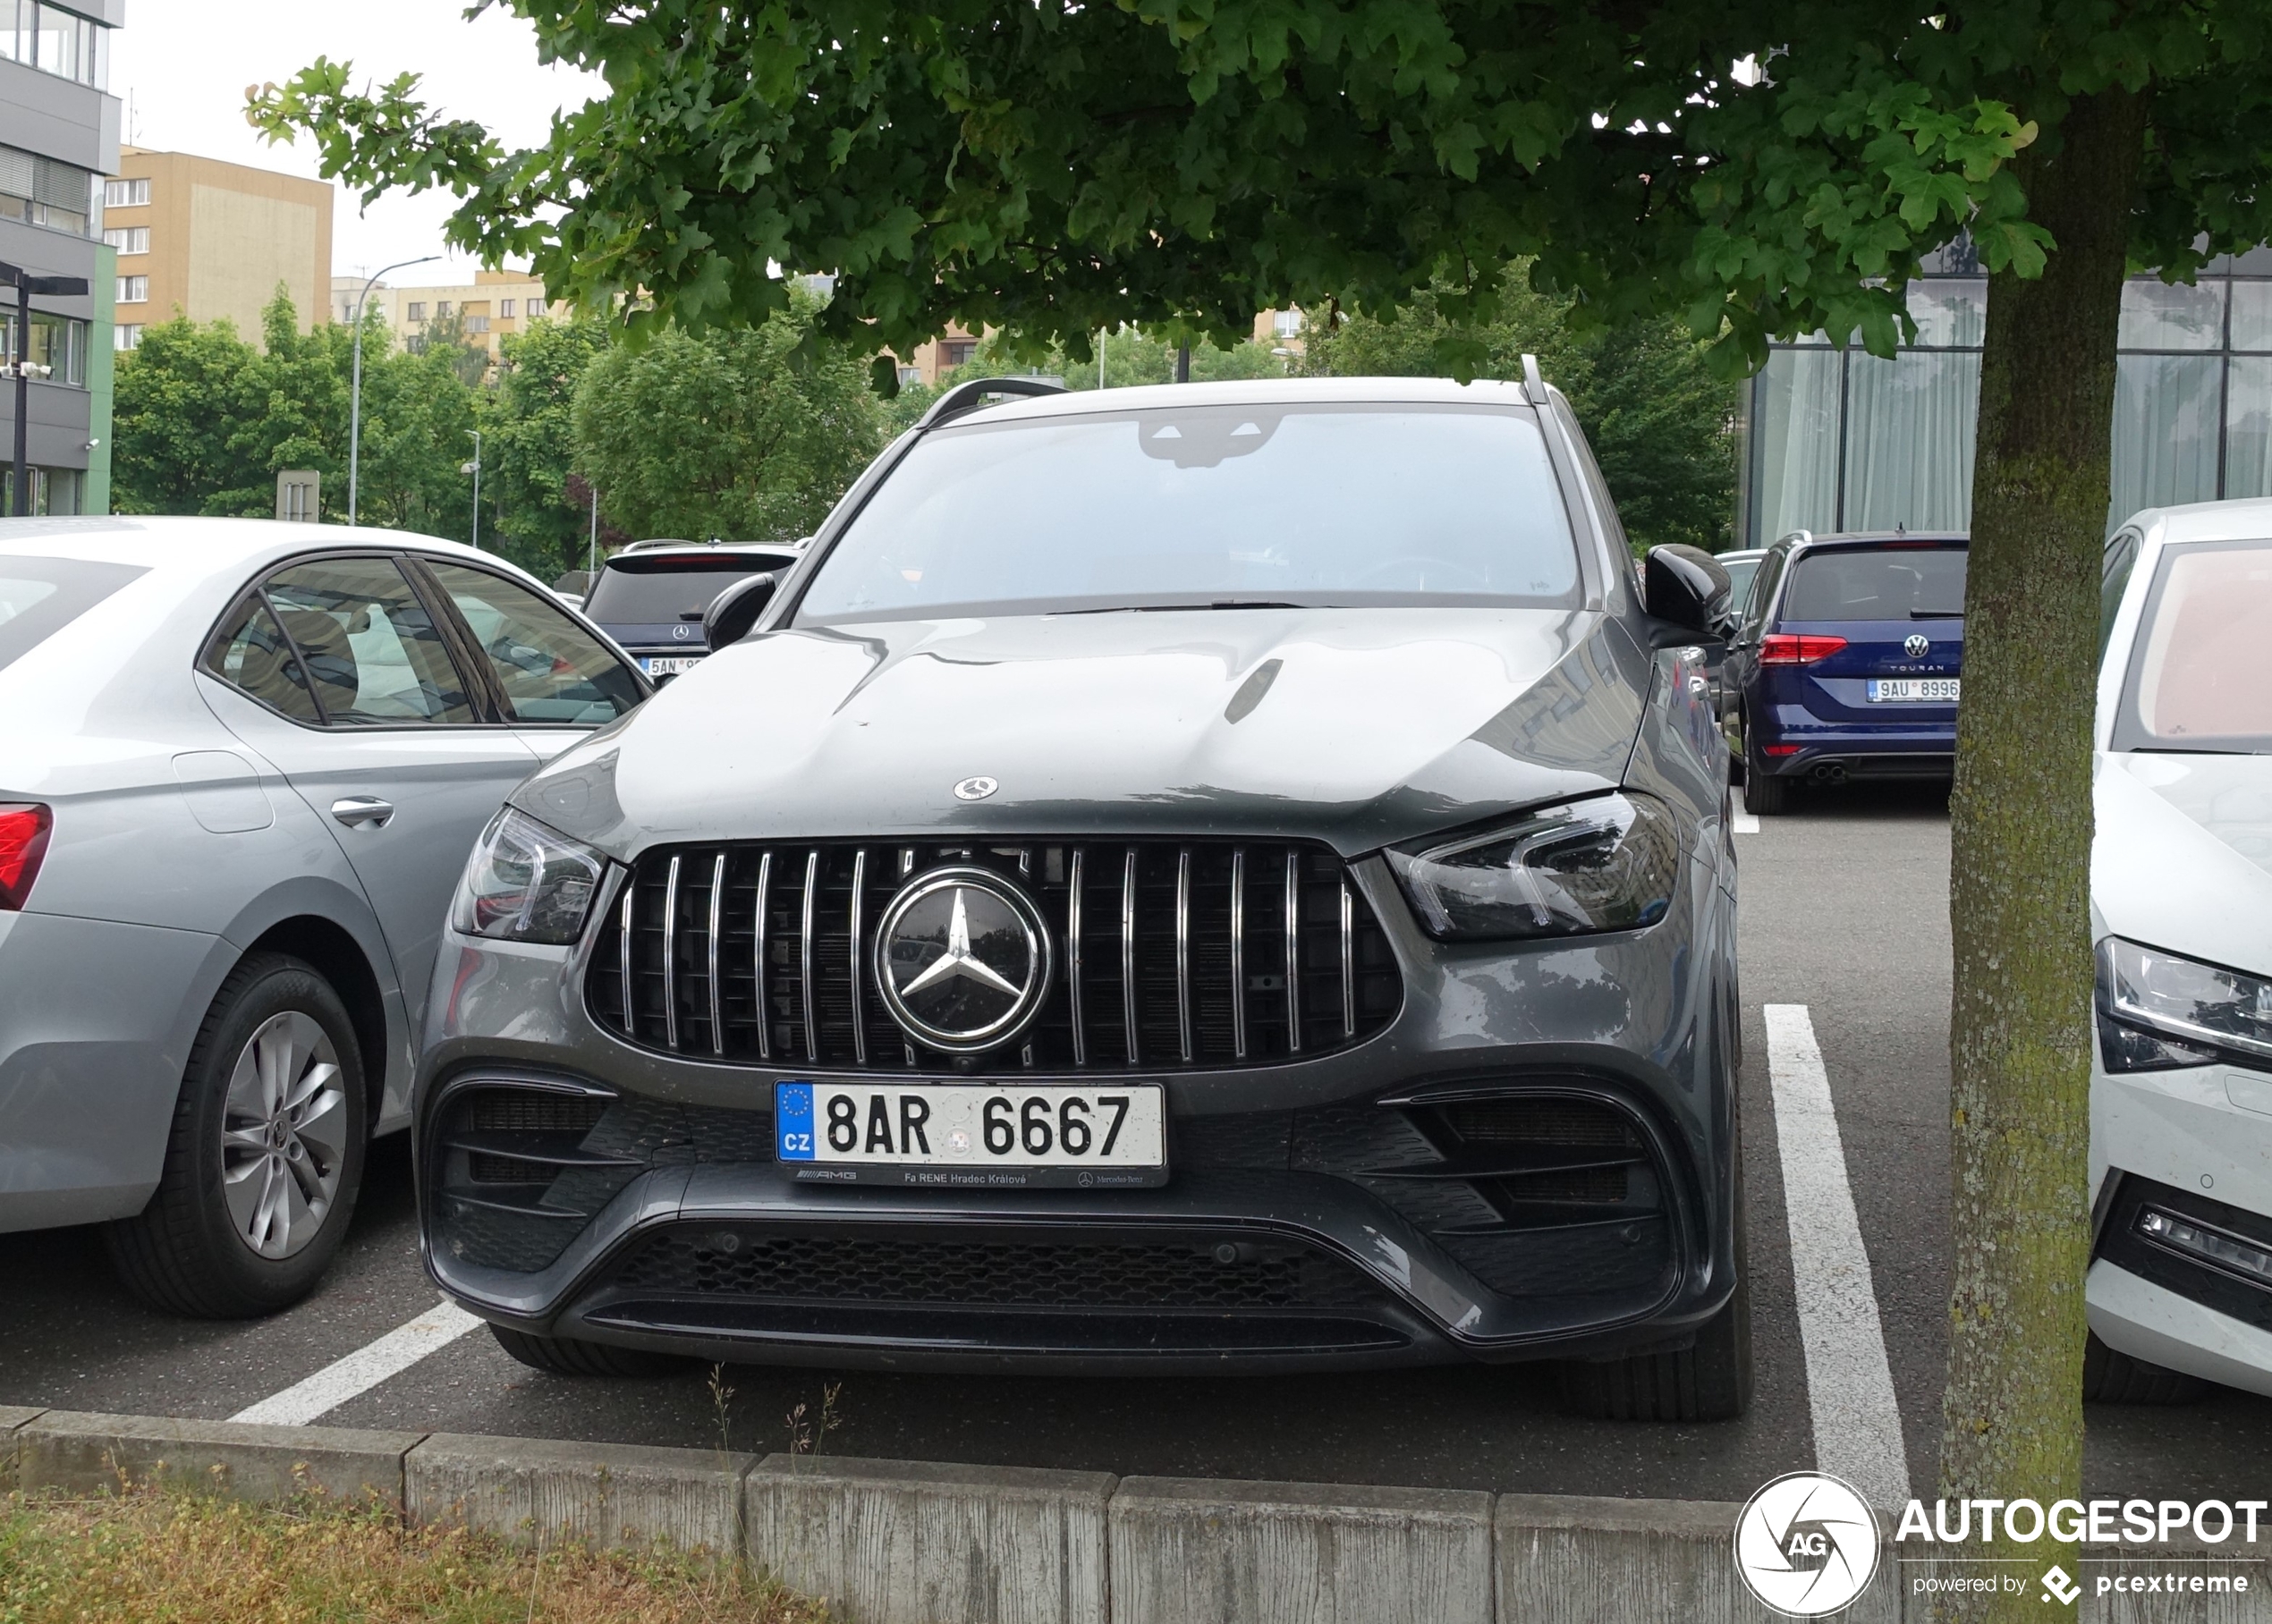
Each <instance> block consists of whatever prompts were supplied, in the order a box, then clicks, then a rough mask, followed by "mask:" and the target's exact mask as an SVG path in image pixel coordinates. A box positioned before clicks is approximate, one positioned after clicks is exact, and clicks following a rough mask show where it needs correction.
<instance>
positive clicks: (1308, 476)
mask: <svg viewBox="0 0 2272 1624" xmlns="http://www.w3.org/2000/svg"><path fill="white" fill-rule="evenodd" d="M1577 591H1578V553H1577V546H1576V544H1575V543H1574V542H1573V539H1572V537H1571V531H1570V522H1569V519H1568V517H1567V515H1566V514H1565V513H1564V510H1563V505H1562V497H1561V494H1560V492H1559V491H1558V490H1557V488H1556V485H1555V479H1554V470H1553V468H1552V466H1551V464H1550V463H1549V462H1548V461H1547V449H1546V444H1545V441H1544V439H1543V437H1542V436H1540V434H1539V428H1538V425H1537V424H1536V423H1535V422H1534V421H1533V420H1532V419H1530V417H1529V416H1528V415H1527V414H1517V413H1514V412H1511V411H1504V410H1479V409H1476V408H1471V407H1452V406H1446V407H1433V408H1431V407H1428V406H1408V405H1395V406H1387V405H1360V406H1348V407H1343V406H1315V407H1310V406H1301V407H1293V406H1286V405H1284V404H1276V405H1268V406H1251V405H1250V406H1211V405H1210V406H1191V407H1183V408H1162V409H1157V410H1136V411H1120V412H1103V411H1100V412H1095V413H1084V414H1082V415H1081V416H1078V417H1062V418H1042V419H1027V420H1025V421H1022V422H1009V423H999V424H987V425H972V426H970V427H963V428H948V429H945V430H940V431H936V432H934V433H932V434H929V435H927V436H924V437H923V438H922V439H921V440H920V442H918V443H917V444H916V445H915V447H914V449H913V450H912V451H911V452H910V453H908V455H907V458H906V460H905V461H903V462H902V463H900V465H899V466H898V467H897V468H895V469H893V470H892V473H891V476H890V477H889V478H886V480H885V481H884V482H883V484H882V486H880V487H879V488H878V489H877V492H876V494H875V495H874V496H873V497H872V498H871V499H870V500H869V503H868V504H867V505H866V506H865V507H864V508H862V509H861V510H860V515H859V517H858V518H856V519H855V520H853V521H852V525H851V526H850V527H849V529H846V531H845V532H844V536H843V537H841V538H840V539H839V540H838V541H837V543H836V545H835V546H834V547H833V548H832V549H831V550H830V552H829V554H828V556H827V558H826V559H825V560H823V561H822V562H821V565H820V568H819V571H818V574H817V575H816V576H815V578H814V579H813V582H812V585H811V587H810V589H809V590H808V591H807V592H806V594H805V596H804V599H803V601H802V603H801V605H800V607H799V612H798V615H797V620H798V623H799V624H801V625H827V624H829V623H832V622H843V621H861V620H911V619H928V618H934V617H938V616H943V615H954V614H977V613H1029V614H1030V613H1052V612H1059V613H1062V612H1071V611H1082V610H1093V611H1101V610H1114V609H1141V608H1176V607H1201V608H1204V607H1209V606H1214V605H1268V604H1298V605H1353V604H1420V603H1511V604H1545V605H1564V604H1575V603H1576V601H1577Z"/></svg>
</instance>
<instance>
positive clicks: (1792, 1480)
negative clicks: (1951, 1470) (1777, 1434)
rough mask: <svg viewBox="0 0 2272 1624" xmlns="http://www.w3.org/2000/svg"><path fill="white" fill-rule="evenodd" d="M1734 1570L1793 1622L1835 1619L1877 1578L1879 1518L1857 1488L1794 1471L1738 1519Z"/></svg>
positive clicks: (1757, 1498) (1769, 1487) (1758, 1496)
mask: <svg viewBox="0 0 2272 1624" xmlns="http://www.w3.org/2000/svg"><path fill="white" fill-rule="evenodd" d="M1735 1570H1736V1571H1737V1572H1738V1573H1740V1574H1742V1576H1743V1582H1744V1583H1745V1584H1746V1585H1748V1586H1751V1594H1753V1595H1755V1596H1757V1597H1759V1601H1760V1603H1762V1604H1763V1605H1765V1606H1767V1607H1769V1608H1772V1609H1773V1610H1774V1611H1776V1612H1779V1613H1782V1614H1783V1615H1784V1616H1785V1617H1786V1618H1793V1619H1819V1618H1821V1617H1823V1616H1824V1615H1825V1614H1827V1613H1833V1612H1836V1611H1838V1610H1839V1609H1840V1608H1842V1607H1844V1606H1845V1605H1846V1604H1847V1603H1850V1602H1852V1600H1853V1599H1854V1598H1855V1597H1856V1596H1858V1595H1860V1594H1861V1593H1862V1591H1863V1590H1864V1589H1865V1588H1867V1587H1868V1586H1869V1580H1870V1577H1871V1576H1872V1575H1874V1574H1875V1573H1876V1572H1877V1571H1878V1518H1877V1516H1876V1515H1875V1514H1874V1513H1873V1512H1872V1511H1871V1510H1870V1509H1869V1502H1868V1501H1864V1500H1863V1499H1862V1497H1861V1495H1860V1494H1859V1493H1855V1491H1854V1488H1853V1485H1852V1484H1849V1483H1846V1482H1844V1480H1843V1479H1840V1478H1836V1477H1832V1476H1827V1475H1826V1474H1824V1473H1821V1472H1793V1473H1791V1474H1790V1475H1789V1476H1783V1477H1778V1478H1776V1480H1775V1481H1774V1482H1773V1483H1770V1484H1768V1485H1767V1487H1765V1488H1763V1489H1761V1490H1760V1491H1759V1493H1756V1494H1754V1495H1752V1496H1751V1500H1750V1501H1749V1502H1748V1503H1747V1504H1746V1505H1745V1506H1744V1508H1743V1514H1742V1516H1741V1517H1738V1518H1736V1519H1735Z"/></svg>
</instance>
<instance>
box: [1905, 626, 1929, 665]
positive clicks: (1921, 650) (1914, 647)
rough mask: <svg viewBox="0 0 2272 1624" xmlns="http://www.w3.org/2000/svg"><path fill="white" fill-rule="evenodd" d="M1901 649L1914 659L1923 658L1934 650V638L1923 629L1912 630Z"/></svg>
mask: <svg viewBox="0 0 2272 1624" xmlns="http://www.w3.org/2000/svg"><path fill="white" fill-rule="evenodd" d="M1901 651H1902V652H1903V654H1905V655H1907V656H1909V657H1910V658H1911V659H1912V660H1921V659H1923V658H1924V657H1925V656H1927V655H1929V654H1930V653H1932V652H1933V640H1932V639H1930V638H1929V637H1927V636H1926V635H1925V634H1924V633H1923V632H1921V631H1912V632H1911V633H1910V634H1909V637H1908V639H1906V640H1905V641H1903V644H1902V646H1901Z"/></svg>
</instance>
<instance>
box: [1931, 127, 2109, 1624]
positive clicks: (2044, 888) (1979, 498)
mask: <svg viewBox="0 0 2272 1624" xmlns="http://www.w3.org/2000/svg"><path fill="white" fill-rule="evenodd" d="M2145 120H2146V109H2145V104H2144V101H2143V99H2142V97H2138V96H2134V95H2132V94H2129V93H2127V92H2124V91H2120V90H2114V91H2108V92H2105V93H2103V94H2100V95H2097V96H2091V97H2082V98H2080V99H2078V100H2077V101H2075V102H2074V103H2073V106H2072V107H2071V109H2070V111H2069V113H2068V114H2067V117H2066V119H2065V120H2064V123H2063V124H2062V126H2061V127H2060V129H2059V131H2058V132H2057V134H2058V138H2059V145H2058V147H2057V148H2056V150H2037V149H2030V151H2029V152H2027V153H2024V154H2022V159H2021V163H2020V170H2019V177H2020V180H2021V182H2022V185H2023V186H2024V187H2025V188H2026V190H2027V196H2028V212H2029V216H2030V218H2032V219H2033V220H2035V221H2037V222H2038V223H2039V224H2042V225H2043V226H2045V227H2046V228H2047V229H2048V230H2049V231H2050V233H2052V235H2053V237H2054V238H2055V239H2056V248H2055V249H2054V250H2053V251H2052V253H2051V257H2050V263H2049V266H2048V267H2047V270H2046V272H2045V274H2044V275H2043V276H2042V277H2041V278H2040V279H2039V280H2037V281H2032V282H2028V281H2022V280H2020V279H2019V278H2017V277H2015V276H2012V275H2001V276H1997V277H1996V278H1995V279H1994V280H1993V282H1992V283H1991V284H1990V287H1989V297H1988V334H1987V340H1986V347H1985V353H1984V354H1983V356H1982V358H1981V366H1980V433H1979V455H1978V463H1977V467H1976V469H1975V472H1974V474H1973V479H1972V543H1971V578H1970V582H1969V585H1968V586H1967V588H1966V590H1965V595H1964V606H1965V616H1966V618H1965V632H1964V702H1963V706H1962V708H1961V711H1960V713H1959V716H1958V721H1957V730H1956V733H1957V742H1956V789H1955V793H1954V798H1953V799H1952V800H1951V802H1950V812H1951V818H1950V824H1951V830H1950V833H1951V848H1952V851H1951V868H1950V881H1949V925H1950V935H1951V936H1952V938H1953V941H1954V949H1955V987H1954V997H1953V999H1952V1001H1951V1008H1950V1014H1949V1051H1950V1054H1949V1058H1950V1070H1951V1072H1952V1075H1953V1079H1954V1088H1953V1091H1952V1094H1953V1097H1952V1099H1951V1119H1950V1120H1951V1131H1952V1138H1953V1141H1954V1143H1953V1146H1952V1148H1953V1153H1954V1155H1953V1160H1954V1167H1953V1185H1954V1188H1953V1190H1952V1197H1953V1200H1952V1204H1951V1205H1952V1222H1953V1226H1954V1281H1953V1283H1952V1288H1951V1293H1950V1300H1949V1359H1948V1387H1947V1391H1946V1394H1945V1396H1944V1399H1943V1401H1942V1425H1943V1433H1942V1441H1941V1481H1940V1490H1939V1492H1940V1493H1941V1494H1942V1495H1943V1496H1944V1497H1946V1498H1950V1499H1954V1498H1958V1497H1963V1498H1971V1499H1996V1500H2012V1499H2017V1498H2026V1499H2032V1500H2035V1501H2039V1502H2040V1503H2041V1504H2043V1505H2045V1506H2049V1505H2050V1504H2051V1502H2052V1501H2055V1500H2059V1499H2073V1498H2076V1497H2078V1496H2079V1495H2080V1493H2081V1484H2082V1401H2081V1390H2082V1348H2083V1334H2084V1326H2083V1300H2082V1280H2083V1272H2084V1270H2085V1268H2086V1267H2087V1266H2088V1264H2089V1254H2090V1191H2089V1190H2088V1189H2087V1188H2085V1184H2086V1182H2087V1166H2088V1155H2089V1148H2090V1045H2091V1042H2092V1041H2093V1040H2092V1035H2091V1015H2090V996H2091V974H2092V971H2091V957H2090V947H2091V944H2090V835H2091V810H2090V723H2091V712H2092V705H2093V698H2094V689H2095V687H2096V668H2097V664H2098V660H2097V654H2098V562H2099V553H2100V546H2101V543H2102V541H2103V540H2104V537H2105V535H2106V521H2107V500H2108V463H2109V455H2108V441H2109V437H2110V436H2109V433H2108V426H2109V424H2110V423H2111V422H2112V420H2113V415H2114V393H2115V333H2116V327H2117V325H2118V322H2119V318H2120V315H2121V308H2122V282H2123V275H2124V270H2125V250H2126V248H2127V245H2128V242H2129V235H2130V216H2131V211H2132V206H2133V203H2134V201H2135V199H2136V197H2137V189H2138V183H2139V172H2140V168H2141V158H2142V146H2143V140H2144V129H2145ZM2044 145H2045V146H2046V147H2049V146H2050V143H2049V142H2048V141H2047V142H2046V143H2044ZM1996 1526H1997V1530H1998V1532H1999V1534H2001V1532H2002V1531H2003V1527H2004V1524H2003V1521H2002V1519H2001V1518H2000V1517H1999V1518H1998V1519H1997V1525H1996ZM1951 1554H1952V1555H1954V1554H1957V1553H1956V1552H1951ZM1963 1554H1964V1555H1968V1556H1980V1555H1992V1556H2000V1557H2007V1558H2021V1559H2025V1560H2026V1561H2029V1562H2030V1568H2027V1569H2005V1571H2017V1572H2024V1573H2026V1574H2027V1575H2028V1579H2027V1584H2026V1586H2025V1588H2024V1589H2023V1590H2022V1591H2021V1592H2020V1593H2018V1594H1998V1595H1995V1596H1980V1597H1966V1598H1963V1599H1962V1600H1957V1601H1953V1602H1951V1603H1949V1604H1948V1608H1949V1613H1950V1616H1953V1617H1957V1618H1963V1619H1968V1620H1988V1619H1999V1620H2003V1619H2009V1620H2016V1619H2029V1620H2038V1619H2039V1618H2040V1617H2041V1608H2042V1606H2043V1603H2042V1602H2041V1600H2040V1599H2039V1596H2038V1594H2037V1591H2038V1588H2039V1586H2038V1585H2037V1583H2036V1581H2037V1579H2038V1578H2039V1577H2040V1576H2041V1575H2042V1574H2043V1572H2044V1571H2045V1570H2046V1569H2049V1568H2050V1567H2051V1565H2052V1564H2053V1563H2054V1562H2055V1561H2056V1562H2058V1563H2059V1564H2061V1565H2062V1566H2064V1568H2065V1569H2066V1570H2067V1571H2068V1573H2069V1574H2071V1575H2072V1574H2073V1573H2075V1572H2076V1571H2077V1569H2076V1568H2075V1554H2076V1553H2075V1551H2074V1549H2073V1546H2072V1545H2069V1546H2064V1547H2063V1546H2060V1545H2058V1544H2056V1542H2054V1541H2052V1540H2051V1539H2049V1537H2048V1536H2046V1537H2045V1538H2044V1539H2042V1540H2039V1541H2038V1542H2036V1543H2034V1544H2026V1545H2018V1544H2013V1545H2011V1546H2010V1548H2008V1549H2005V1548H2003V1546H2002V1545H1999V1546H1998V1547H1997V1548H1996V1549H1993V1550H1988V1549H1983V1548H1982V1547H1980V1545H1977V1544H1972V1545H1967V1546H1966V1547H1965V1548H1964V1550H1963ZM1970 1571H1971V1572H1974V1573H1976V1574H1977V1573H1980V1572H1982V1571H1988V1570H1986V1569H1970Z"/></svg>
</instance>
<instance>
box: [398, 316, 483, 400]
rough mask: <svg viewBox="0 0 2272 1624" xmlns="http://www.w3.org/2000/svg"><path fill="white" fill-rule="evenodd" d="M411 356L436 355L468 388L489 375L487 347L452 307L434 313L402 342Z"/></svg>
mask: <svg viewBox="0 0 2272 1624" xmlns="http://www.w3.org/2000/svg"><path fill="white" fill-rule="evenodd" d="M403 348H404V349H406V350H408V351H410V352H411V354H412V355H437V356H439V357H441V358H442V359H445V360H446V361H448V363H449V367H450V370H451V371H453V372H454V373H456V374H457V375H458V378H459V380H460V381H461V382H462V383H463V384H464V385H466V387H468V388H469V389H470V388H471V387H472V386H473V385H477V384H479V383H480V382H481V381H482V380H483V379H484V378H486V377H487V376H489V351H488V347H487V345H485V344H483V343H479V342H478V341H477V340H476V339H474V338H473V337H472V336H471V334H468V333H467V332H466V330H465V317H462V316H461V315H459V314H458V313H457V312H456V311H455V310H453V311H451V312H450V313H449V314H448V315H447V316H436V317H432V318H430V319H429V320H428V322H427V324H426V325H425V326H423V327H421V328H420V330H419V331H418V332H417V333H415V334H412V335H411V338H410V340H409V342H408V343H405V344H404V345H403Z"/></svg>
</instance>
